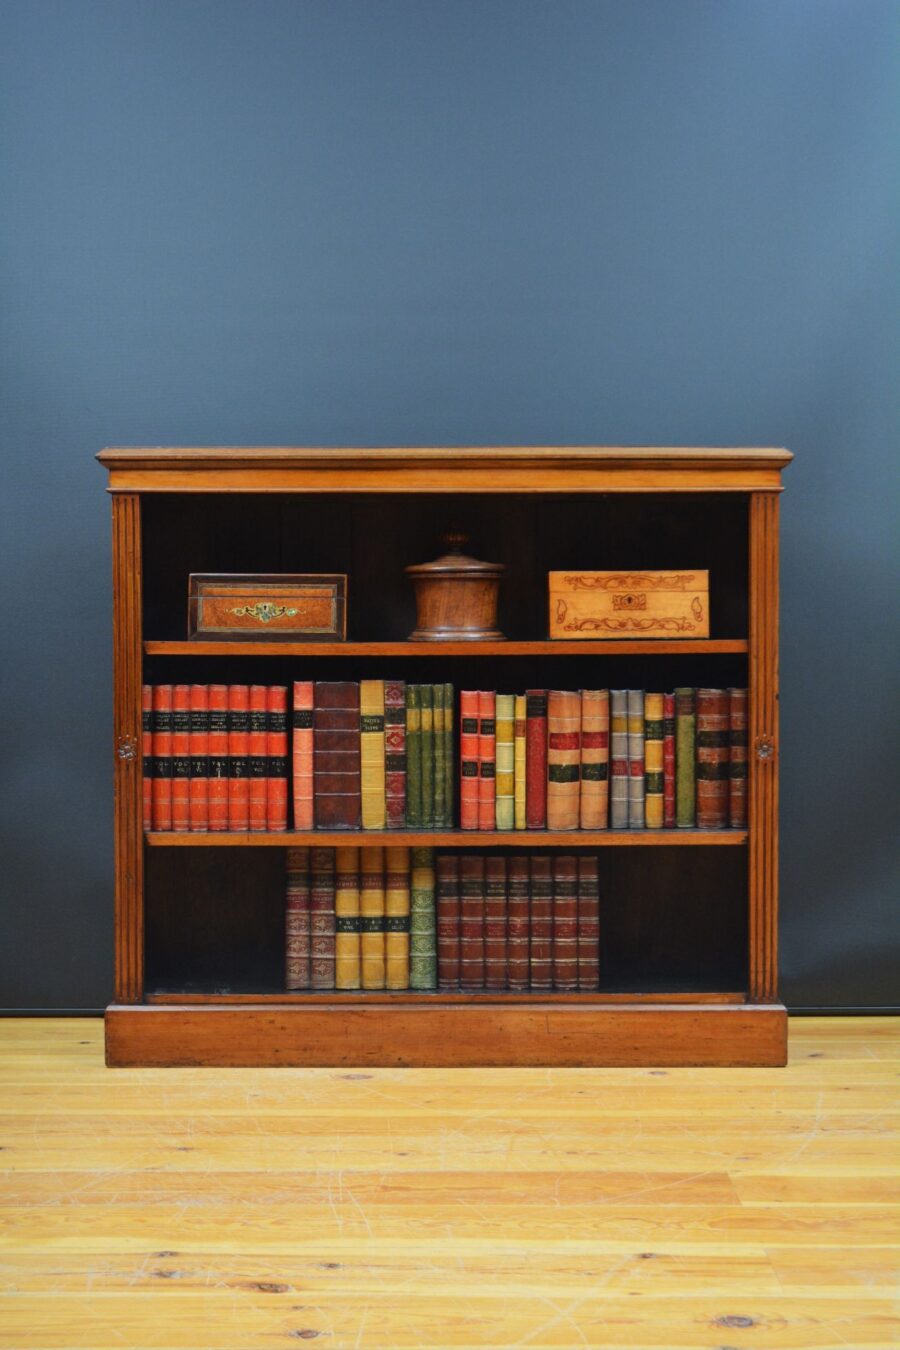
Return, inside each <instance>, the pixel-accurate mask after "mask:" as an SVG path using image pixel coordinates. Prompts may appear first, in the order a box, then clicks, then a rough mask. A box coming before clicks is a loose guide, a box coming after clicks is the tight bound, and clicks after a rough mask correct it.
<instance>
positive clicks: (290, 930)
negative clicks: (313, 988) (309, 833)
mask: <svg viewBox="0 0 900 1350" xmlns="http://www.w3.org/2000/svg"><path fill="white" fill-rule="evenodd" d="M285 868H286V892H287V893H286V897H285V915H284V953H285V959H284V987H285V989H308V988H309V951H310V913H309V901H310V895H309V849H308V848H288V849H285Z"/></svg>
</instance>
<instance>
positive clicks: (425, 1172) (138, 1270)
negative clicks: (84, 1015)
mask: <svg viewBox="0 0 900 1350" xmlns="http://www.w3.org/2000/svg"><path fill="white" fill-rule="evenodd" d="M898 1032H900V1025H898V1023H897V1022H891V1021H890V1020H888V1019H874V1018H873V1019H864V1018H847V1019H843V1020H840V1019H817V1020H796V1021H794V1022H793V1023H792V1025H791V1060H790V1066H789V1067H788V1068H787V1069H780V1070H779V1069H773V1070H768V1069H744V1070H735V1069H731V1070H712V1069H706V1070H703V1069H669V1070H648V1069H625V1070H600V1069H585V1070H578V1069H553V1070H543V1069H529V1070H521V1069H517V1070H488V1069H456V1070H388V1069H383V1070H372V1069H369V1070H365V1071H359V1072H348V1071H347V1070H340V1071H331V1070H325V1069H312V1070H290V1069H282V1070H278V1069H270V1070H217V1069H181V1070H159V1069H157V1070H134V1069H132V1070H116V1071H110V1070H106V1069H105V1068H104V1067H103V1054H102V1026H101V1024H100V1022H99V1021H94V1020H86V1019H85V1020H81V1019H79V1020H59V1021H46V1020H33V1021H29V1020H24V1019H23V1020H15V1021H0V1080H2V1081H0V1148H2V1157H0V1162H2V1163H3V1165H4V1169H5V1170H4V1171H3V1172H2V1198H0V1205H2V1210H0V1346H3V1347H10V1350H61V1348H62V1347H72V1348H73V1350H74V1348H75V1347H77V1348H78V1350H107V1347H110V1350H111V1348H112V1347H115V1350H121V1348H122V1347H132V1348H133V1350H145V1348H146V1350H151V1348H153V1350H155V1348H157V1347H165V1348H166V1350H188V1347H190V1348H191V1350H243V1348H244V1347H251V1346H252V1347H278V1346H285V1347H287V1346H290V1345H296V1344H302V1343H305V1342H307V1341H308V1342H310V1343H312V1344H317V1345H322V1346H327V1347H335V1348H337V1347H361V1348H364V1350H376V1348H377V1350H381V1348H382V1347H384V1348H388V1347H390V1348H391V1350H393V1348H394V1347H397V1348H398V1350H406V1348H407V1347H409V1348H411V1350H412V1348H415V1350H418V1348H419V1347H426V1346H428V1347H432V1346H433V1347H441V1348H442V1350H444V1348H447V1350H449V1347H457V1346H478V1347H486V1346H492V1347H501V1346H502V1347H511V1346H523V1347H528V1350H542V1347H563V1346H596V1347H602V1348H603V1350H615V1348H616V1347H619V1346H627V1347H630V1348H631V1350H634V1347H650V1346H653V1347H665V1350H682V1348H687V1347H690V1350H695V1347H712V1348H713V1350H715V1348H718V1350H739V1348H743V1347H748V1348H750V1347H761V1348H762V1350H803V1348H804V1347H815V1350H831V1348H832V1347H834V1350H838V1347H840V1350H847V1348H848V1347H852V1350H863V1347H882V1348H883V1350H888V1348H889V1347H890V1350H895V1348H896V1347H897V1346H898V1344H900V1317H898V1301H897V1252H898V1245H897V1242H898V1214H900V1207H898V1204H897V1201H898V1186H897V1174H898V1163H900V1149H898V1136H897V1130H896V1126H897V1121H898V1106H900V1092H898V1067H900V1035H898Z"/></svg>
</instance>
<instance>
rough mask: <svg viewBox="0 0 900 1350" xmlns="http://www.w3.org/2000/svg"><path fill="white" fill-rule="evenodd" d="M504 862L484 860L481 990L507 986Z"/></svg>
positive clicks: (493, 857)
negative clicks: (482, 986) (482, 972)
mask: <svg viewBox="0 0 900 1350" xmlns="http://www.w3.org/2000/svg"><path fill="white" fill-rule="evenodd" d="M506 917H507V895H506V859H505V858H504V857H502V855H501V856H498V855H497V854H489V855H488V857H487V858H485V860H484V987H485V989H505V988H506V982H507V970H506V963H507V947H506V942H507V934H506V927H507V924H506Z"/></svg>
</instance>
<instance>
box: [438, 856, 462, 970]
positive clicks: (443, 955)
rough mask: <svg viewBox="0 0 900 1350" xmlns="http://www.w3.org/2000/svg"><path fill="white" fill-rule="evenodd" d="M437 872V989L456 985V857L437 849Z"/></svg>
mask: <svg viewBox="0 0 900 1350" xmlns="http://www.w3.org/2000/svg"><path fill="white" fill-rule="evenodd" d="M436 873H437V944H438V950H437V958H438V989H458V988H459V858H458V857H457V856H456V854H455V853H439V854H438V856H437V862H436Z"/></svg>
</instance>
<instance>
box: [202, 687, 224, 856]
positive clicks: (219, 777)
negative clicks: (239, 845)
mask: <svg viewBox="0 0 900 1350" xmlns="http://www.w3.org/2000/svg"><path fill="white" fill-rule="evenodd" d="M207 797H208V799H209V828H210V830H211V831H212V832H213V833H216V834H217V833H220V832H221V831H222V830H227V829H228V685H227V684H211V685H210V686H209V784H208V786H207Z"/></svg>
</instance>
